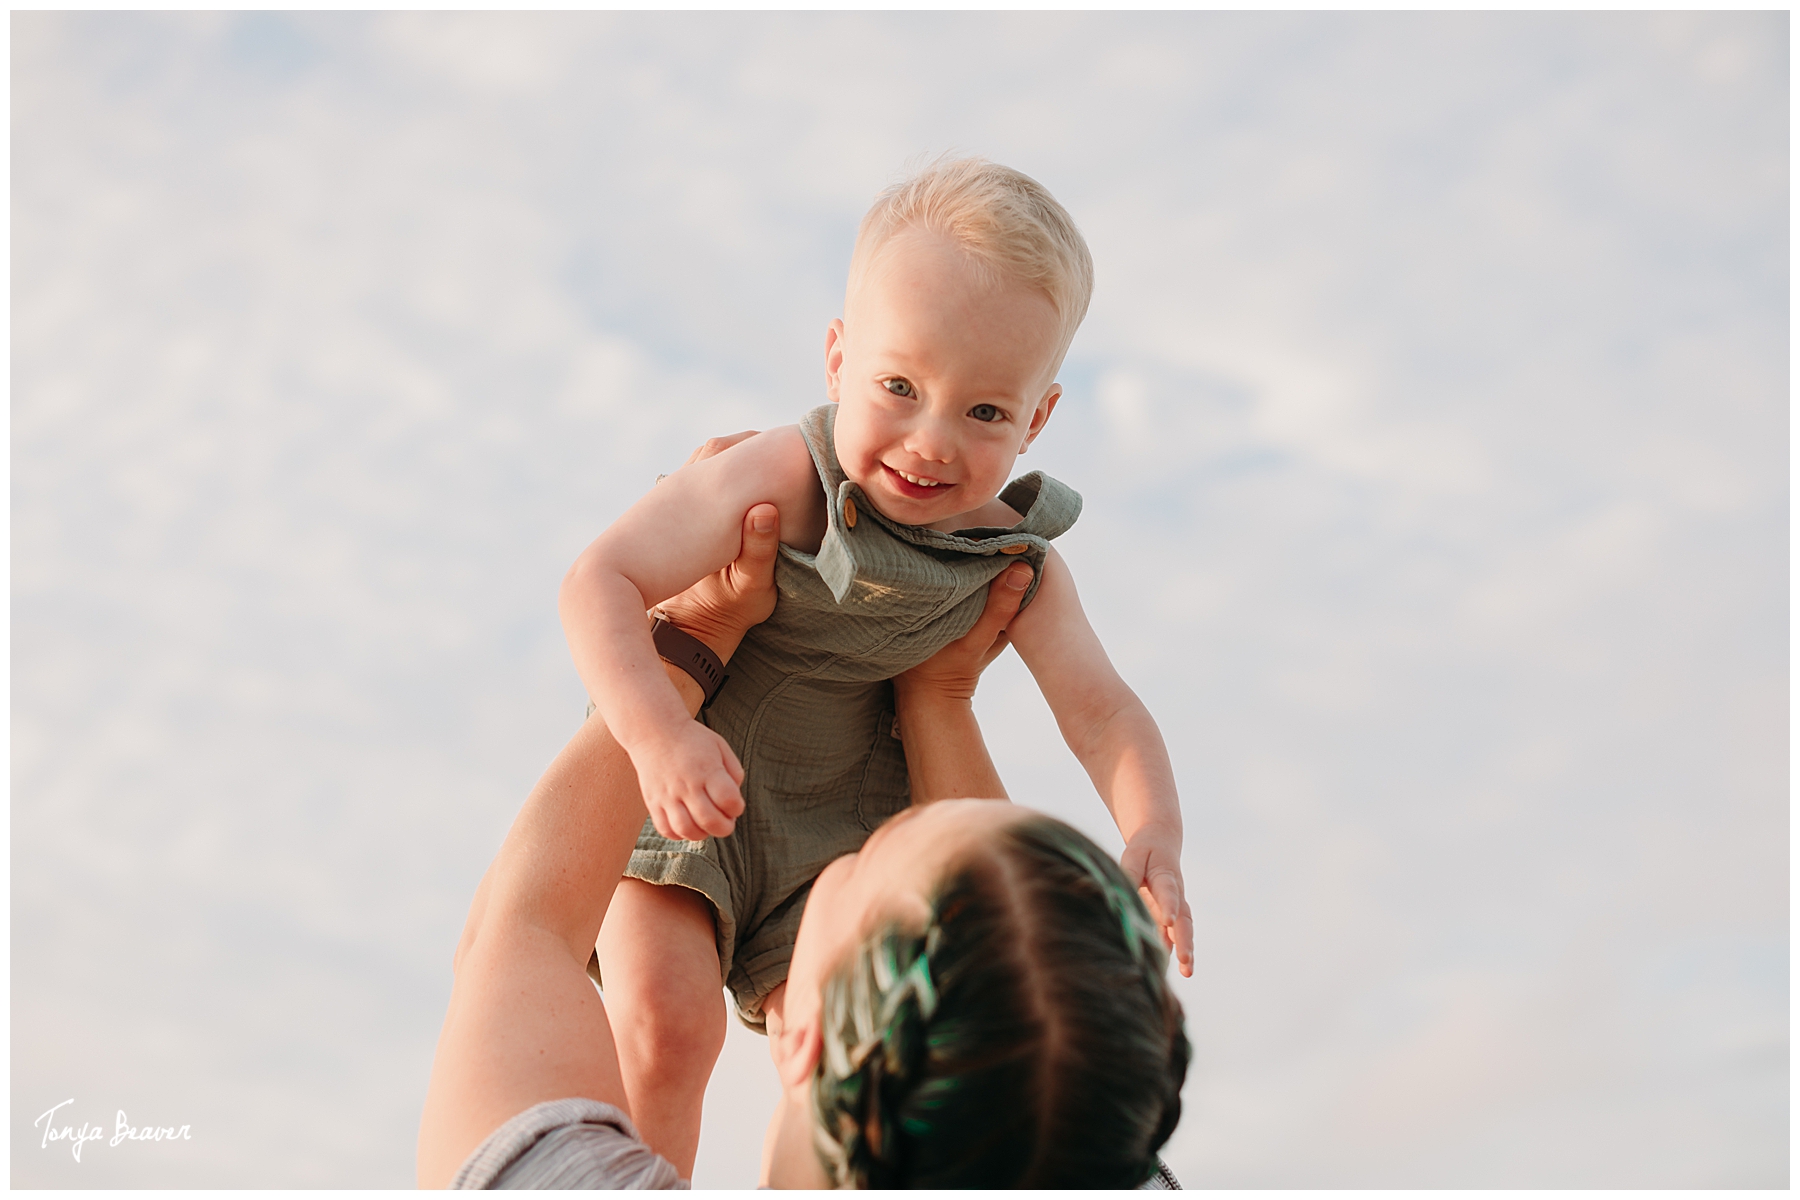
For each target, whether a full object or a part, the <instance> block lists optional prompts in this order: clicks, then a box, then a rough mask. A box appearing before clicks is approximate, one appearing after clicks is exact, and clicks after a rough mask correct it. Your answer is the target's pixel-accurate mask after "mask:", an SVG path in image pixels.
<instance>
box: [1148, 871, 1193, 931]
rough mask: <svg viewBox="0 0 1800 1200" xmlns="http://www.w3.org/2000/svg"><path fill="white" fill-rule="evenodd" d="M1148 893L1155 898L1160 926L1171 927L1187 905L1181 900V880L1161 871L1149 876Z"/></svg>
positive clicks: (1173, 874)
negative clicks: (1160, 915)
mask: <svg viewBox="0 0 1800 1200" xmlns="http://www.w3.org/2000/svg"><path fill="white" fill-rule="evenodd" d="M1150 893H1151V895H1153V896H1155V897H1156V907H1157V910H1158V911H1159V912H1161V914H1162V917H1161V922H1160V923H1161V924H1163V925H1168V926H1173V925H1174V924H1175V921H1176V919H1177V918H1179V917H1180V915H1181V910H1182V909H1184V908H1186V907H1187V904H1186V903H1185V902H1184V901H1183V900H1182V898H1181V880H1180V879H1178V878H1177V877H1176V875H1175V873H1174V872H1173V871H1169V870H1161V871H1156V872H1153V873H1152V874H1151V876H1150Z"/></svg>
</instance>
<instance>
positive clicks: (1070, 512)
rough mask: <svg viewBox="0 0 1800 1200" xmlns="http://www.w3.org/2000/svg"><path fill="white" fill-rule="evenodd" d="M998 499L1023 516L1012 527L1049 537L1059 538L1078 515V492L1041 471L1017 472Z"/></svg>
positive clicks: (1079, 508)
mask: <svg viewBox="0 0 1800 1200" xmlns="http://www.w3.org/2000/svg"><path fill="white" fill-rule="evenodd" d="M1000 499H1001V500H1002V501H1004V502H1005V503H1006V505H1007V507H1009V508H1011V509H1012V510H1013V511H1014V512H1016V513H1019V514H1021V515H1022V516H1023V517H1024V518H1025V519H1024V520H1023V521H1020V522H1019V523H1018V525H1016V526H1014V528H1015V529H1016V530H1018V531H1019V532H1021V533H1035V534H1037V535H1038V536H1039V537H1041V538H1044V539H1045V540H1049V539H1050V538H1054V537H1060V536H1061V535H1063V534H1065V533H1067V532H1068V531H1069V527H1070V526H1072V525H1074V524H1075V518H1077V517H1079V516H1080V515H1081V493H1080V492H1077V491H1076V490H1075V489H1074V488H1072V487H1070V486H1069V485H1068V484H1066V483H1064V482H1062V481H1061V480H1059V479H1052V478H1051V477H1050V476H1048V475H1046V474H1044V473H1043V472H1042V471H1032V472H1030V473H1029V474H1026V475H1021V476H1019V477H1018V478H1017V479H1015V480H1013V481H1012V482H1011V483H1009V484H1007V485H1006V490H1005V491H1003V492H1001V493H1000Z"/></svg>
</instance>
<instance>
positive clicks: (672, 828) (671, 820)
mask: <svg viewBox="0 0 1800 1200" xmlns="http://www.w3.org/2000/svg"><path fill="white" fill-rule="evenodd" d="M665 826H666V828H665ZM656 831H657V832H658V833H660V834H662V835H663V836H664V837H666V838H671V839H674V840H676V841H682V842H696V841H699V840H700V839H701V838H703V837H705V836H706V835H705V834H704V833H702V832H701V831H700V827H699V826H698V825H695V824H694V822H693V820H692V819H691V818H689V816H688V814H687V810H686V809H685V808H683V807H681V805H679V804H671V805H670V806H669V807H668V808H667V809H665V810H664V811H662V812H661V813H659V814H657V820H656Z"/></svg>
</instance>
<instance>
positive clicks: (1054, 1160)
mask: <svg viewBox="0 0 1800 1200" xmlns="http://www.w3.org/2000/svg"><path fill="white" fill-rule="evenodd" d="M883 837H885V838H886V839H887V841H886V842H885V843H883V842H878V840H877V839H881V838H883ZM864 854H865V855H868V856H869V857H868V860H867V863H862V862H855V861H851V860H842V861H843V862H844V863H845V864H846V871H845V875H844V876H843V877H840V878H839V879H837V880H835V881H833V880H827V879H826V878H824V877H821V880H820V883H821V884H826V885H827V886H826V894H825V896H824V897H821V896H820V895H819V894H818V893H817V892H816V891H815V894H814V896H813V898H812V899H810V900H809V901H808V918H809V919H810V918H811V916H812V911H813V906H814V905H815V904H817V903H818V902H819V901H820V899H821V898H823V899H825V900H826V901H827V903H828V905H831V906H833V912H832V913H831V914H830V915H831V916H834V917H836V918H838V924H839V925H841V926H842V930H840V934H839V937H838V938H837V939H835V941H836V942H837V943H838V944H837V945H835V946H832V945H821V949H822V950H826V951H835V953H834V954H833V955H832V961H831V963H830V968H829V970H827V971H826V972H824V974H823V975H822V977H821V979H820V980H819V990H818V992H817V993H816V994H817V995H818V997H819V1003H820V1008H819V1010H818V1013H817V1022H818V1026H817V1027H818V1029H819V1031H820V1042H821V1044H820V1047H819V1059H818V1065H817V1068H816V1070H815V1071H814V1072H813V1073H812V1076H811V1080H810V1086H811V1101H812V1105H813V1116H814V1123H815V1130H814V1135H815V1139H816V1143H817V1147H818V1151H819V1155H820V1157H821V1159H822V1160H823V1161H824V1165H825V1168H826V1171H827V1174H828V1175H829V1176H830V1177H831V1181H832V1182H834V1183H836V1184H838V1185H839V1186H859V1187H1033V1186H1035V1187H1134V1186H1136V1185H1137V1184H1138V1183H1141V1182H1142V1181H1143V1180H1144V1179H1145V1178H1147V1177H1148V1176H1149V1174H1150V1173H1151V1171H1152V1170H1153V1169H1154V1165H1155V1158H1154V1154H1155V1151H1156V1149H1157V1148H1158V1147H1160V1146H1161V1145H1162V1144H1163V1142H1164V1141H1165V1140H1167V1138H1168V1136H1169V1134H1170V1133H1171V1132H1172V1131H1173V1129H1174V1127H1175V1122H1176V1120H1177V1118H1178V1117H1179V1115H1180V1108H1181V1105H1180V1089H1181V1084H1182V1080H1183V1078H1184V1077H1185V1075H1186V1070H1187V1058H1188V1044H1187V1039H1186V1037H1185V1035H1184V1034H1183V1032H1182V1027H1181V1009H1180V1006H1179V1004H1177V1003H1176V1001H1175V999H1174V997H1173V996H1172V995H1171V994H1170V992H1169V989H1168V986H1167V983H1166V980H1165V975H1164V971H1165V967H1166V963H1167V955H1166V952H1165V951H1164V949H1163V946H1162V943H1161V940H1160V937H1159V935H1158V933H1157V931H1156V928H1155V926H1154V925H1153V924H1152V923H1151V921H1150V919H1149V916H1148V914H1147V913H1146V912H1145V911H1144V908H1143V905H1142V903H1141V902H1140V901H1139V900H1138V897H1137V893H1136V889H1135V888H1133V887H1132V885H1131V884H1130V882H1129V881H1128V880H1127V879H1126V878H1125V876H1124V874H1123V873H1122V872H1121V871H1120V870H1119V868H1118V866H1117V865H1116V864H1115V863H1114V862H1113V861H1112V859H1111V858H1110V857H1109V856H1108V855H1106V854H1105V853H1104V852H1103V851H1101V850H1100V849H1099V848H1098V847H1097V846H1095V845H1094V844H1093V843H1092V842H1091V841H1089V840H1088V839H1087V838H1086V837H1083V836H1082V835H1081V834H1080V833H1078V832H1076V831H1075V830H1074V829H1072V828H1070V827H1069V826H1067V825H1065V824H1063V823H1062V822H1060V821H1056V820H1053V819H1051V818H1049V817H1045V816H1042V815H1041V814H1036V813H1032V812H1030V811H1029V810H1026V809H1019V808H1014V807H1013V806H1011V805H1004V804H995V803H993V802H988V801H965V802H950V803H949V804H944V805H933V806H930V807H929V808H926V809H923V810H914V811H913V813H912V814H908V815H904V816H903V817H902V818H899V819H897V822H896V823H890V825H889V826H887V827H884V829H883V830H882V831H879V832H878V833H877V835H876V837H875V838H871V839H870V843H869V845H868V846H867V847H865V851H864ZM861 857H862V856H858V858H861ZM864 866H868V867H869V868H870V871H869V874H868V876H867V877H865V879H864V880H862V881H858V880H857V879H856V878H855V872H857V871H858V870H860V869H862V868H863V867H864ZM834 869H836V866H835V865H834ZM889 872H891V874H889ZM878 875H882V876H884V877H883V878H880V879H878V878H876V876H878ZM859 882H861V883H862V884H863V885H865V886H867V887H869V888H871V889H873V888H880V887H885V888H886V889H887V890H888V893H889V896H890V899H889V901H888V902H886V903H876V904H870V903H867V902H866V900H865V896H864V894H863V893H862V892H860V891H858V890H857V887H858V884H859ZM833 883H836V884H837V885H838V886H837V887H835V888H834V887H833V886H832V884H833ZM830 924H831V922H830V921H829V920H826V921H822V922H821V929H823V928H826V927H827V926H829V925H830ZM859 926H860V927H859ZM844 931H853V935H852V936H848V937H846V936H845V933H844ZM805 940H806V938H805V935H804V933H803V935H802V941H803V942H804V941H805ZM795 965H796V967H805V966H807V964H803V963H802V961H801V947H800V946H797V947H796V956H795ZM798 983H801V980H796V979H794V977H793V976H790V995H789V1003H790V1005H791V1004H792V1002H793V1000H794V999H796V998H797V996H796V994H795V989H794V985H795V984H798ZM806 990H809V991H810V990H811V989H810V988H807V989H806ZM792 1011H793V1010H792V1008H790V1012H792Z"/></svg>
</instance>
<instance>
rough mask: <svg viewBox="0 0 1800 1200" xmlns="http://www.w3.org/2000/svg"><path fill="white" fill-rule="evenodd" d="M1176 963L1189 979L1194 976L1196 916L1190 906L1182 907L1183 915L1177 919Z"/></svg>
mask: <svg viewBox="0 0 1800 1200" xmlns="http://www.w3.org/2000/svg"><path fill="white" fill-rule="evenodd" d="M1175 961H1176V962H1177V963H1179V964H1180V965H1181V973H1182V974H1183V975H1184V976H1187V977H1188V978H1192V977H1193V974H1194V914H1193V913H1192V912H1190V911H1189V910H1188V906H1187V905H1185V904H1183V905H1182V906H1181V915H1180V916H1179V917H1177V918H1176V919H1175Z"/></svg>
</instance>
